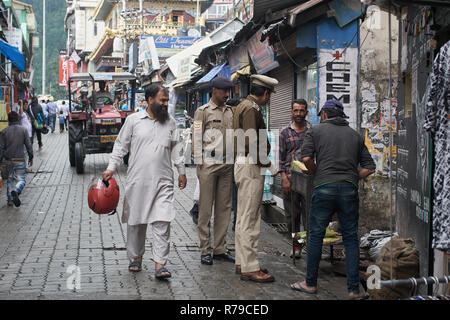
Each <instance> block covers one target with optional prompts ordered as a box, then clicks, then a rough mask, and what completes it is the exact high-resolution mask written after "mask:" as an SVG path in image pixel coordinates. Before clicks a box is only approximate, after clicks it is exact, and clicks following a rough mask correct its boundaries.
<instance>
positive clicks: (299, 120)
mask: <svg viewBox="0 0 450 320" xmlns="http://www.w3.org/2000/svg"><path fill="white" fill-rule="evenodd" d="M292 120H293V121H294V122H295V123H302V122H304V121H305V120H306V117H292Z"/></svg>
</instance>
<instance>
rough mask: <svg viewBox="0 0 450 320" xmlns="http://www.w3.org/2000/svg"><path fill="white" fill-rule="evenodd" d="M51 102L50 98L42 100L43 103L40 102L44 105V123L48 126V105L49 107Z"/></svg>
mask: <svg viewBox="0 0 450 320" xmlns="http://www.w3.org/2000/svg"><path fill="white" fill-rule="evenodd" d="M49 102H50V100H48V99H47V100H42V103H41V104H40V105H41V107H42V111H43V114H44V117H43V119H44V123H45V125H46V126H48V107H47V105H48V103H49Z"/></svg>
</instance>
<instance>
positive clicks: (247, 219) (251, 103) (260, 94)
mask: <svg viewBox="0 0 450 320" xmlns="http://www.w3.org/2000/svg"><path fill="white" fill-rule="evenodd" d="M251 81H252V84H251V88H250V95H249V96H248V97H247V98H245V99H244V100H243V101H242V102H241V103H240V104H239V105H238V106H237V108H236V110H235V112H234V116H233V129H234V130H235V136H236V138H235V152H236V163H235V167H234V175H235V176H234V178H235V180H236V185H237V187H238V214H237V221H236V229H235V248H236V273H237V274H240V275H241V280H250V281H256V282H272V281H274V280H275V278H274V277H273V276H272V275H270V274H268V271H267V270H265V269H261V268H260V265H259V262H258V240H259V232H260V224H261V212H260V210H261V202H262V196H263V190H264V173H265V171H266V170H267V168H268V167H271V169H270V170H271V173H272V175H274V174H276V173H277V170H276V168H275V166H273V165H272V164H271V162H270V160H269V159H268V155H269V152H270V144H269V141H268V139H267V135H266V124H265V119H264V116H263V114H262V112H261V110H262V108H263V107H264V106H265V105H266V104H267V103H268V102H269V100H270V95H271V93H272V92H274V87H275V86H276V85H277V84H278V81H277V80H276V79H274V78H270V77H268V76H264V75H253V76H251ZM238 129H242V130H243V131H241V133H238V131H236V130H238ZM239 131H240V130H239ZM242 134H245V137H243V138H242V137H239V135H242ZM252 134H253V136H252Z"/></svg>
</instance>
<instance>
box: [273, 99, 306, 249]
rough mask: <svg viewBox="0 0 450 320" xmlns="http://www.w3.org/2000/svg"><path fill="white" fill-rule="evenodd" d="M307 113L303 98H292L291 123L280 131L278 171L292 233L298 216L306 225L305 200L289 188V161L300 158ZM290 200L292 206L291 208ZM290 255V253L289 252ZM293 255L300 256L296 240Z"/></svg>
mask: <svg viewBox="0 0 450 320" xmlns="http://www.w3.org/2000/svg"><path fill="white" fill-rule="evenodd" d="M307 115H308V105H307V103H306V101H305V100H304V99H299V100H294V101H292V104H291V117H292V121H291V123H290V124H289V125H288V126H286V127H284V128H283V129H282V130H281V132H280V144H279V146H280V151H279V156H280V167H279V172H280V174H281V181H282V188H283V195H284V198H283V204H284V211H285V213H286V220H287V225H288V230H289V232H291V230H292V217H291V212H293V214H294V217H295V220H294V233H297V232H299V231H300V217H302V222H303V226H304V227H306V217H305V215H306V212H305V210H304V209H305V200H304V199H303V197H302V196H301V195H300V194H298V193H297V192H295V191H293V190H292V189H291V180H292V168H291V163H292V161H293V160H300V159H301V150H302V145H303V140H304V138H305V133H306V130H307V129H308V128H309V127H311V125H310V124H309V123H308V121H306V116H307ZM291 201H292V203H293V208H291ZM291 255H292V254H291ZM295 257H296V258H300V257H301V248H300V245H299V243H298V242H296V243H295Z"/></svg>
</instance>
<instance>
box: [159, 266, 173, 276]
mask: <svg viewBox="0 0 450 320" xmlns="http://www.w3.org/2000/svg"><path fill="white" fill-rule="evenodd" d="M164 272H166V273H168V274H165V275H163V273H164ZM171 276H172V274H171V273H170V272H169V270H167V269H166V268H165V267H162V268H160V269H159V270H158V271H157V272H156V274H155V278H156V279H167V278H170V277H171Z"/></svg>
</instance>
